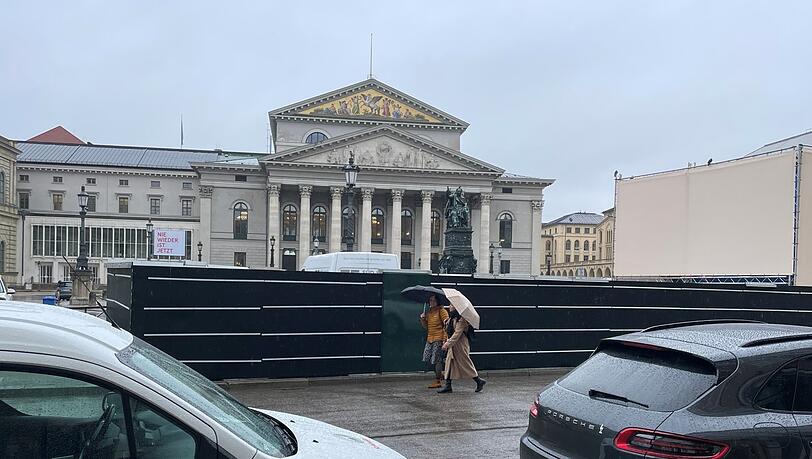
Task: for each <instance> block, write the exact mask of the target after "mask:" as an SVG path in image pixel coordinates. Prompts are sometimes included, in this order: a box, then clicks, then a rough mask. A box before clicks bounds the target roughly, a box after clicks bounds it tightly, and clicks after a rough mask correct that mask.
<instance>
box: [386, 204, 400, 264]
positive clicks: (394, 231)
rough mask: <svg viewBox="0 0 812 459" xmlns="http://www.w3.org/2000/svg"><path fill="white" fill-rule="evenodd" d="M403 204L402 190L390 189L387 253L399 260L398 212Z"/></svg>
mask: <svg viewBox="0 0 812 459" xmlns="http://www.w3.org/2000/svg"><path fill="white" fill-rule="evenodd" d="M402 204H403V190H392V215H391V216H390V217H389V221H390V222H391V225H390V226H389V227H390V228H391V231H390V233H391V234H390V235H389V253H393V254H395V255H397V257H398V260H400V230H401V228H400V212H401V206H402Z"/></svg>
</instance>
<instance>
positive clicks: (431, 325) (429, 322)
mask: <svg viewBox="0 0 812 459" xmlns="http://www.w3.org/2000/svg"><path fill="white" fill-rule="evenodd" d="M446 320H448V311H446V310H445V308H443V307H440V308H437V309H429V310H428V312H426V329H427V331H428V335H427V336H426V342H427V343H432V342H434V341H442V340H445V339H448V335H446V333H445V325H444V324H443V323H444V322H445V321H446Z"/></svg>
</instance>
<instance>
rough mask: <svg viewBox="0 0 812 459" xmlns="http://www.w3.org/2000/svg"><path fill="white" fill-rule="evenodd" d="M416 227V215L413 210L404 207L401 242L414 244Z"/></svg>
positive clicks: (401, 222)
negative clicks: (413, 232) (413, 236)
mask: <svg viewBox="0 0 812 459" xmlns="http://www.w3.org/2000/svg"><path fill="white" fill-rule="evenodd" d="M413 227H414V217H413V215H412V211H411V210H409V209H403V210H401V211H400V243H401V244H404V245H412V229H413Z"/></svg>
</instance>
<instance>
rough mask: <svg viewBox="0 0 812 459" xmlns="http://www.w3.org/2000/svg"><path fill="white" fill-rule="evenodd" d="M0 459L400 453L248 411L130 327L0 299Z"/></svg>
mask: <svg viewBox="0 0 812 459" xmlns="http://www.w3.org/2000/svg"><path fill="white" fill-rule="evenodd" d="M0 457H3V458H5V457H9V458H11V457H37V458H39V457H43V458H44V457H48V458H80V459H91V458H94V459H95V458H105V459H108V458H109V459H123V458H212V459H214V458H229V459H243V458H256V459H259V458H272V457H291V458H369V459H372V458H402V457H403V456H401V455H400V454H398V453H396V452H395V451H393V450H391V449H389V448H387V447H386V446H384V445H382V444H380V443H378V442H377V441H375V440H372V439H370V438H367V437H365V436H363V435H360V434H357V433H354V432H350V431H348V430H344V429H340V428H338V427H334V426H331V425H329V424H326V423H323V422H319V421H316V420H313V419H309V418H304V417H300V416H294V415H291V414H285V413H278V412H274V411H266V410H258V409H252V408H248V407H246V406H244V405H242V404H241V403H240V402H238V401H237V400H235V399H234V398H233V397H231V395H229V394H228V393H227V392H225V391H224V390H222V389H221V388H219V387H218V386H217V385H216V384H214V383H212V382H211V381H209V380H208V379H206V378H205V377H203V376H202V375H200V374H199V373H197V372H195V371H194V370H192V369H191V368H189V367H187V366H186V365H184V364H182V363H180V362H178V361H177V360H175V359H174V358H172V357H170V356H168V355H167V354H165V353H163V352H161V351H160V350H158V349H156V348H155V347H153V346H151V345H149V344H147V343H145V342H144V341H142V340H140V339H138V338H134V337H133V336H132V335H131V334H130V333H128V332H126V331H124V330H120V329H118V328H115V327H114V326H113V325H111V324H110V323H108V322H105V321H104V320H101V319H98V318H96V317H93V316H91V315H88V314H84V313H80V312H77V311H71V310H68V309H66V308H61V307H58V306H48V305H40V304H30V303H19V302H11V301H9V302H2V303H0Z"/></svg>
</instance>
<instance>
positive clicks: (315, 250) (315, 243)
mask: <svg viewBox="0 0 812 459" xmlns="http://www.w3.org/2000/svg"><path fill="white" fill-rule="evenodd" d="M318 254H319V237H318V236H313V255H318Z"/></svg>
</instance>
